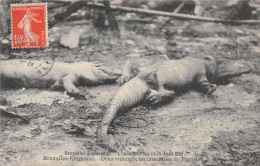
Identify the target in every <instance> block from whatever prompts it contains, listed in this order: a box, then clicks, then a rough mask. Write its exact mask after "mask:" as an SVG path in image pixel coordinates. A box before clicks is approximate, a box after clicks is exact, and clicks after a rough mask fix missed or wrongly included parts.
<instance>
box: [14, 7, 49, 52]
mask: <svg viewBox="0 0 260 166" xmlns="http://www.w3.org/2000/svg"><path fill="white" fill-rule="evenodd" d="M47 4H48V3H47V2H41V3H12V4H10V16H11V27H10V28H11V40H12V45H11V46H12V49H28V48H46V47H48V46H49V37H48V36H49V35H48V32H49V31H48V27H49V24H48V6H47ZM29 5H46V15H45V26H46V27H45V31H46V32H45V34H46V37H45V38H46V46H45V47H43V46H39V47H13V20H12V19H13V17H12V6H29Z"/></svg>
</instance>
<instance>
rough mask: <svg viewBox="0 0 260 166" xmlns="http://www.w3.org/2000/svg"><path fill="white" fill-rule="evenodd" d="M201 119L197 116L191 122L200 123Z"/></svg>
mask: <svg viewBox="0 0 260 166" xmlns="http://www.w3.org/2000/svg"><path fill="white" fill-rule="evenodd" d="M200 121H201V120H200V118H195V119H193V120H192V121H191V123H193V124H194V123H199V122H200Z"/></svg>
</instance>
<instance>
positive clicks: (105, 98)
mask: <svg viewBox="0 0 260 166" xmlns="http://www.w3.org/2000/svg"><path fill="white" fill-rule="evenodd" d="M165 19H166V21H167V19H168V18H164V17H158V18H154V19H153V21H152V22H151V23H147V24H142V23H138V22H137V23H135V22H134V23H131V24H130V23H126V22H124V21H122V20H121V21H120V22H119V25H120V31H121V36H120V39H118V38H115V37H114V38H113V37H112V38H110V40H108V37H103V38H105V40H102V39H98V41H97V42H93V43H91V42H89V41H90V39H89V38H90V37H89V31H85V32H84V31H83V32H84V33H83V34H82V36H81V38H80V44H79V47H77V48H72V49H69V48H66V47H63V46H62V45H61V44H60V43H59V42H58V40H59V37H60V34H62V32H63V33H66V31H69V29H70V28H71V26H72V25H73V26H74V27H78V28H79V29H82V28H85V29H86V28H88V27H89V26H91V25H90V24H84V25H82V23H78V24H77V23H73V22H67V23H63V24H58V25H57V26H55V27H53V28H51V29H50V33H49V34H50V40H51V42H50V47H49V48H46V49H35V50H33V51H30V52H29V51H28V52H25V51H26V50H25V51H22V52H19V51H17V52H18V53H16V55H17V57H16V58H24V59H28V58H31V59H51V58H52V57H53V55H55V56H56V58H55V61H63V62H73V61H97V60H98V61H101V62H104V63H105V64H109V65H110V66H114V67H116V68H122V66H123V64H124V63H125V61H126V60H131V61H134V62H136V63H138V64H139V65H140V66H146V65H149V64H153V63H155V62H157V61H164V57H163V56H162V55H161V53H160V52H164V51H165V47H166V40H165V39H164V35H163V31H164V30H165V29H173V28H174V29H176V30H178V34H176V37H175V38H176V43H177V45H178V47H180V48H181V49H182V50H183V54H185V56H192V57H195V58H203V57H204V56H206V55H211V56H213V57H215V58H216V59H233V60H236V59H238V58H239V59H244V60H246V61H249V62H251V63H252V65H254V67H255V70H254V71H253V72H252V73H250V74H246V75H242V76H240V77H238V78H234V79H232V80H230V82H228V83H226V84H224V85H219V86H218V88H217V90H216V91H215V92H214V93H213V94H212V95H204V94H202V93H199V92H197V91H195V90H190V91H188V92H186V93H184V94H180V95H178V96H176V98H175V100H174V101H172V102H171V103H169V104H162V105H160V106H156V107H150V106H146V107H144V106H139V107H137V108H134V109H133V110H130V111H129V112H128V113H127V114H126V115H122V118H118V119H117V120H116V121H115V123H114V127H112V128H111V131H113V132H114V136H115V140H116V142H117V146H118V150H119V152H140V153H141V152H143V153H144V154H145V153H148V154H150V156H148V157H147V156H146V163H147V162H148V163H149V164H150V165H257V164H258V163H260V148H259V147H260V141H259V140H260V132H259V130H260V114H259V111H260V98H259V93H260V91H259V89H260V88H259V87H260V82H259V81H260V75H259V74H260V68H259V62H260V56H259V55H260V53H259V41H260V34H259V30H258V29H257V26H247V25H240V26H238V25H237V26H225V25H222V24H213V27H214V28H207V27H208V26H209V25H210V24H205V23H200V22H192V21H187V22H189V23H190V24H191V25H192V26H190V27H192V28H193V29H191V28H190V29H185V28H183V27H182V25H183V21H176V20H172V21H169V20H168V23H167V26H166V25H165V24H163V22H165ZM119 20H120V19H119ZM198 25H199V28H197V29H196V26H197V27H198ZM211 26H212V25H211ZM201 27H206V28H205V29H201ZM219 27H221V28H219ZM178 28H179V29H178ZM221 29H224V30H222V31H221ZM218 30H219V31H220V32H219V31H218ZM108 35H111V34H108ZM101 38H102V36H101ZM238 43H239V44H238ZM238 45H239V46H238ZM117 89H118V86H117V85H115V84H110V85H100V86H93V87H80V90H82V91H83V92H84V93H85V94H86V96H87V100H82V99H74V100H69V101H65V102H63V103H58V102H53V103H52V104H51V105H43V104H37V103H36V104H35V103H34V104H26V105H23V106H20V107H18V108H11V110H12V111H14V112H16V113H18V114H26V115H34V116H33V117H32V118H31V121H30V123H29V124H26V123H24V122H22V121H21V120H19V119H12V118H8V117H0V120H1V123H0V124H1V126H0V130H1V137H0V165H64V164H65V163H66V164H71V165H85V164H86V163H87V164H92V165H102V164H110V165H115V163H114V162H110V161H101V160H104V156H106V157H110V159H111V160H113V159H114V158H115V157H118V156H119V154H118V153H110V154H109V155H104V156H103V158H102V159H101V157H100V155H91V156H90V157H92V158H93V160H95V161H84V162H83V161H76V158H75V161H72V159H70V160H69V161H62V160H59V161H54V160H50V159H49V160H44V156H45V157H58V156H61V155H62V156H63V157H69V155H66V151H67V152H78V151H80V152H92V153H108V152H107V151H106V150H105V149H102V148H101V147H99V146H97V144H96V142H95V141H96V133H97V130H98V127H99V125H100V121H101V119H102V117H103V113H104V111H105V110H106V109H107V108H108V103H109V100H110V99H111V98H112V96H113V94H114V93H115V92H116V90H117ZM43 91H50V89H8V90H3V91H2V92H1V96H3V97H5V98H8V97H10V96H15V95H18V94H28V95H33V94H39V93H41V92H43ZM60 93H61V94H62V92H60ZM8 104H9V105H11V103H8ZM124 121H125V122H124ZM70 123H74V124H77V125H81V126H83V127H84V128H85V135H82V134H68V133H66V130H65V129H66V126H69V125H70ZM131 127H132V128H131ZM133 127H135V128H133ZM171 152H173V155H172V156H171V155H170V154H171ZM160 153H161V154H160ZM165 153H168V154H169V156H168V157H169V158H171V159H172V161H154V160H155V159H157V158H159V157H162V155H164V156H163V157H167V155H166V154H165ZM151 155H153V156H151ZM75 156H76V157H79V156H77V155H75ZM85 157H86V156H85ZM124 157H129V156H124ZM130 157H132V156H130ZM141 157H143V156H141ZM149 158H150V159H151V158H152V159H151V160H152V161H150V159H149ZM164 159H165V160H166V158H164ZM173 159H174V160H173ZM78 160H80V159H78ZM107 160H108V158H107ZM177 160H178V161H177ZM113 163H114V164H113ZM117 164H125V165H142V164H144V162H141V161H139V162H138V163H135V162H134V161H133V162H129V161H125V162H117Z"/></svg>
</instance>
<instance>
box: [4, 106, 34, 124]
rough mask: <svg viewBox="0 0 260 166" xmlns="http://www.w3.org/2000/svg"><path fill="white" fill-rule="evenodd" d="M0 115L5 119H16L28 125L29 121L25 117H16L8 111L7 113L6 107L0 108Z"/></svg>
mask: <svg viewBox="0 0 260 166" xmlns="http://www.w3.org/2000/svg"><path fill="white" fill-rule="evenodd" d="M0 114H1V115H2V116H6V117H9V118H18V119H21V120H23V121H24V122H26V123H30V119H29V118H28V117H27V116H22V115H17V114H15V113H13V112H9V111H7V107H6V106H0Z"/></svg>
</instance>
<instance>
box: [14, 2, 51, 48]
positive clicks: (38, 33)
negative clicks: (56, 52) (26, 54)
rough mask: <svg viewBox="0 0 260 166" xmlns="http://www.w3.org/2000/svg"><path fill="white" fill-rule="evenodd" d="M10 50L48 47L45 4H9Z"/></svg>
mask: <svg viewBox="0 0 260 166" xmlns="http://www.w3.org/2000/svg"><path fill="white" fill-rule="evenodd" d="M11 19H12V48H35V47H46V46H47V45H48V24H47V23H48V22H47V21H48V20H47V3H29V4H11Z"/></svg>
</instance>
